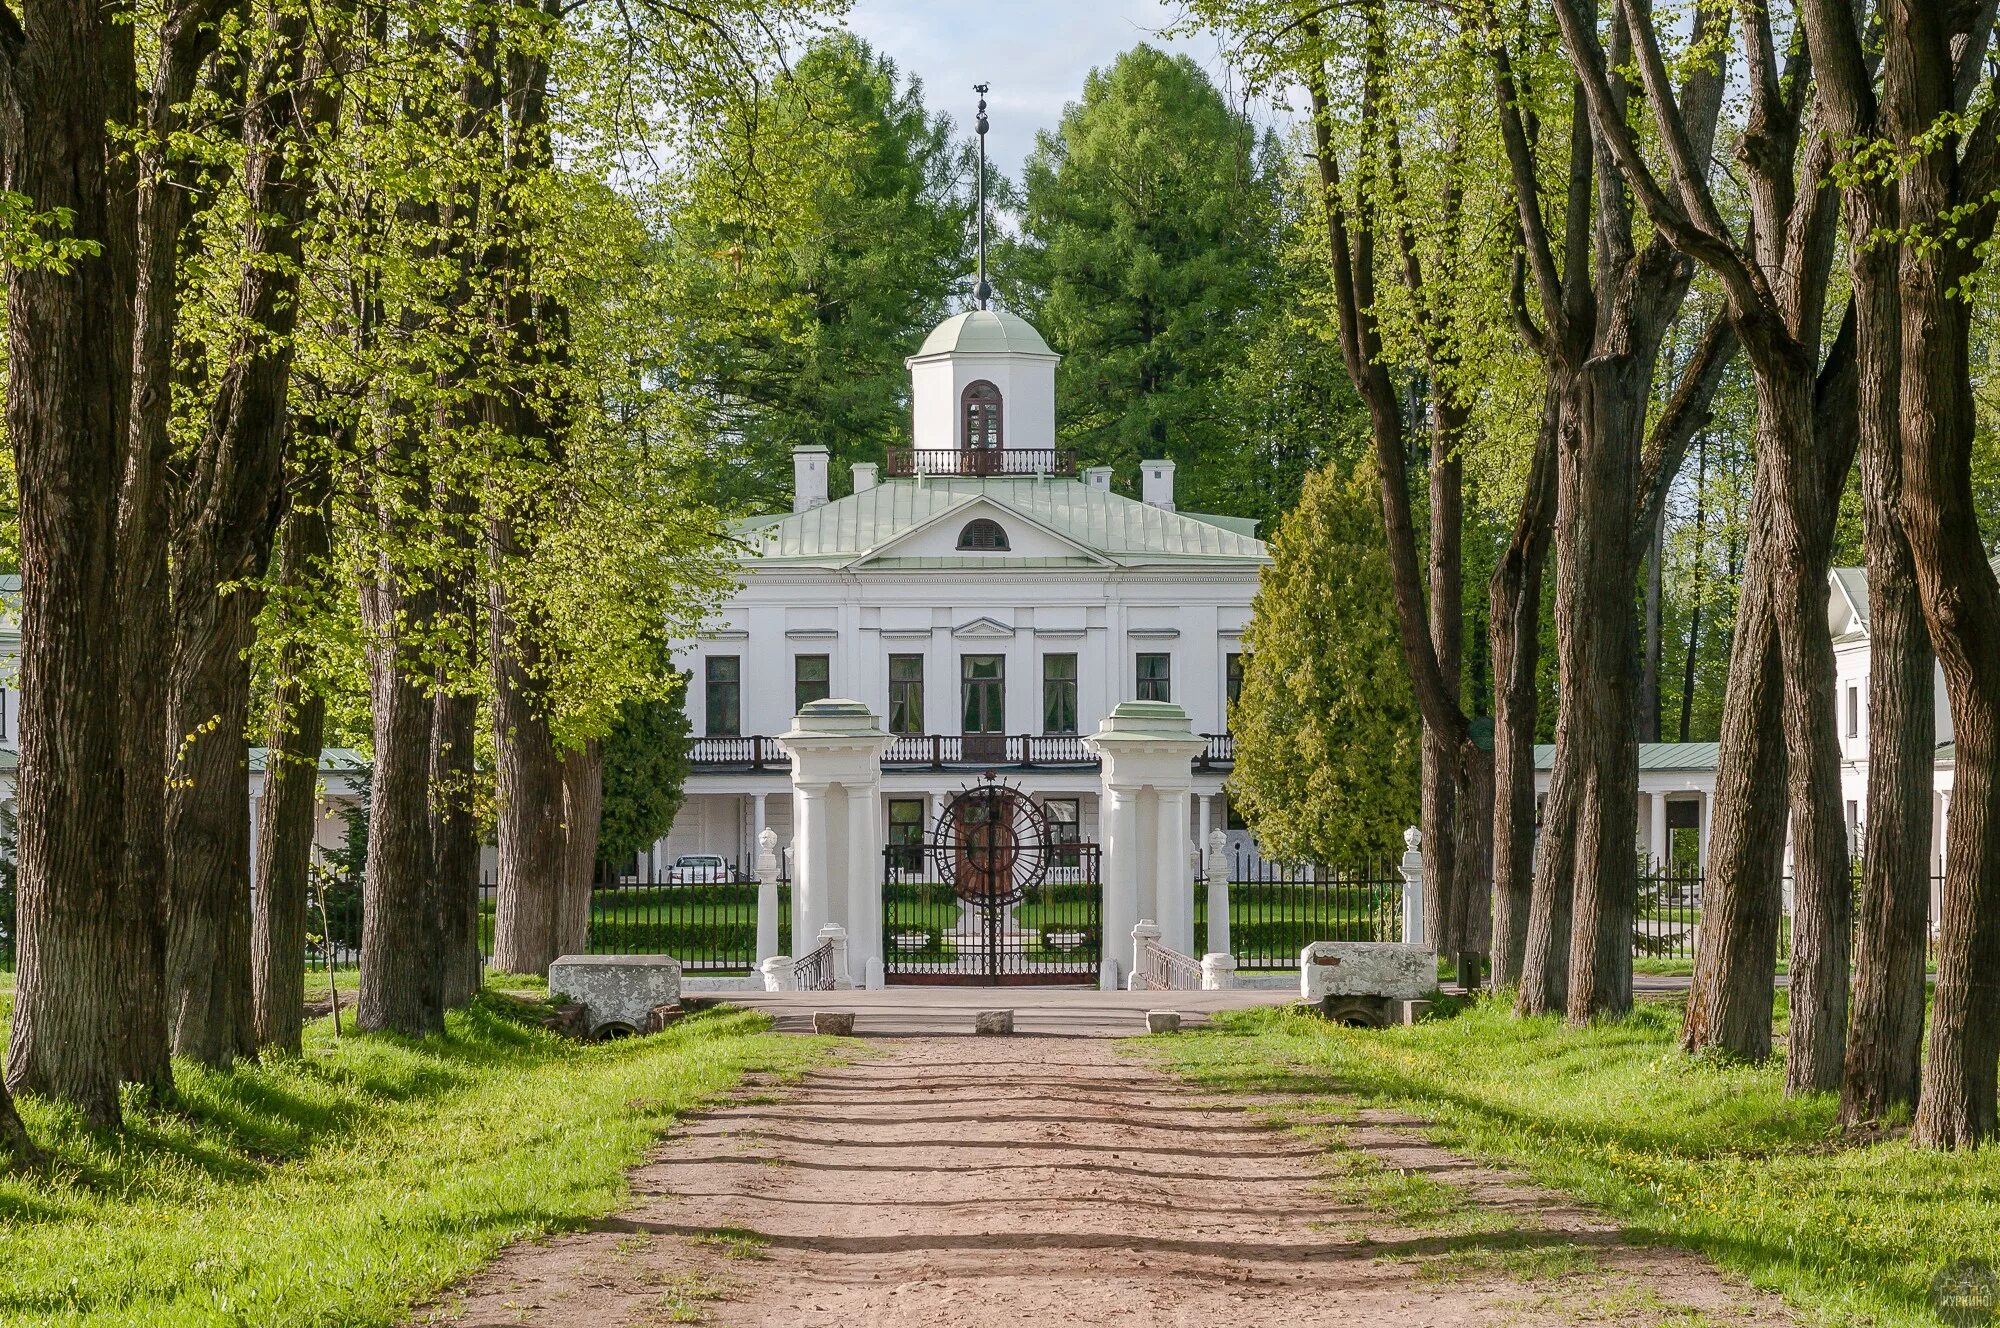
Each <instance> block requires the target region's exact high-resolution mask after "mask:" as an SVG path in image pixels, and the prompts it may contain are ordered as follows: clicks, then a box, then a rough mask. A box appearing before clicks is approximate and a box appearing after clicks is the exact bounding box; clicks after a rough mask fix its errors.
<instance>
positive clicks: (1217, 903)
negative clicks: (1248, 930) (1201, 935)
mask: <svg viewBox="0 0 2000 1328" xmlns="http://www.w3.org/2000/svg"><path fill="white" fill-rule="evenodd" d="M1228 848H1229V837H1228V836H1227V835H1225V834H1223V833H1222V832H1221V831H1220V830H1211V831H1209V832H1208V858H1207V861H1205V862H1204V863H1203V864H1202V866H1203V868H1204V869H1205V870H1204V874H1205V875H1206V876H1207V878H1208V951H1209V953H1210V954H1233V953H1235V952H1234V951H1233V950H1231V949H1230V947H1229V855H1228Z"/></svg>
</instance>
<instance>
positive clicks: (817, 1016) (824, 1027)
mask: <svg viewBox="0 0 2000 1328" xmlns="http://www.w3.org/2000/svg"><path fill="white" fill-rule="evenodd" d="M813 1032H815V1033H824V1034H826V1035H827V1036H828V1037H853V1036H854V1011H852V1010H814V1011H813Z"/></svg>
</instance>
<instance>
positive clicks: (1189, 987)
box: [1136, 940, 1297, 991]
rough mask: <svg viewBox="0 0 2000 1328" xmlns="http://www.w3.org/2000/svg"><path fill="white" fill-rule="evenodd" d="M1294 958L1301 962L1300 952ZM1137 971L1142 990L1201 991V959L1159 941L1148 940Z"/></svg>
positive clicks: (1140, 950)
mask: <svg viewBox="0 0 2000 1328" xmlns="http://www.w3.org/2000/svg"><path fill="white" fill-rule="evenodd" d="M1293 961H1294V962H1295V963H1296V962H1297V956H1296V955H1295V956H1293ZM1136 972H1137V975H1138V978H1139V984H1138V985H1139V988H1140V990H1142V991H1200V990H1201V960H1199V959H1196V958H1195V957H1194V956H1193V955H1184V954H1182V953H1181V952H1180V951H1178V950H1169V949H1168V948H1167V947H1166V946H1164V945H1161V944H1160V943H1159V942H1158V941H1156V940H1148V941H1146V942H1145V943H1144V944H1143V945H1142V946H1141V947H1140V949H1139V966H1138V969H1137V970H1136Z"/></svg>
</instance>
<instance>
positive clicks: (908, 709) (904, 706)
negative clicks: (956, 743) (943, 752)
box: [888, 654, 924, 738]
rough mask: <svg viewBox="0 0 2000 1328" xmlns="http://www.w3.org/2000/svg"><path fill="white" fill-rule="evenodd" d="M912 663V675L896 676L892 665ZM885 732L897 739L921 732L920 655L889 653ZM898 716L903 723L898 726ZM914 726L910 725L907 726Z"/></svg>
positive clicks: (922, 713)
mask: <svg viewBox="0 0 2000 1328" xmlns="http://www.w3.org/2000/svg"><path fill="white" fill-rule="evenodd" d="M899 664H900V665H904V666H914V668H915V673H916V676H915V677H904V678H898V677H897V676H896V666H897V665H899ZM888 719H889V732H891V733H893V734H895V735H896V736H897V737H899V738H909V737H915V736H917V735H919V734H921V733H923V732H924V657H923V656H922V655H912V654H896V655H891V656H889V716H888ZM899 719H901V720H902V721H904V722H903V724H902V725H901V726H899V725H898V720H899ZM912 724H913V725H914V726H915V727H910V725H912Z"/></svg>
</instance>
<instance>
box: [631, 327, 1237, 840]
mask: <svg viewBox="0 0 2000 1328" xmlns="http://www.w3.org/2000/svg"><path fill="white" fill-rule="evenodd" d="M1057 358H1058V357H1057V356H1056V355H1055V354H1054V353H1053V352H1051V351H1050V350H1049V348H1048V345H1047V343H1045V342H1044V341H1043V340H1042V338H1041V336H1040V334H1038V333H1037V332H1036V331H1035V329H1034V328H1032V327H1031V326H1029V325H1028V324H1027V323H1026V322H1025V321H1023V320H1022V319H1020V318H1018V317H1016V316H1015V315H1013V314H1010V313H1006V312H1003V311H998V310H986V309H974V310H971V311H969V312H966V313H962V314H959V315H957V316H956V317H954V318H951V319H949V320H948V321H946V322H945V323H944V324H942V325H941V326H939V327H938V328H937V329H936V330H935V331H933V332H932V333H931V334H930V336H929V337H928V338H926V340H925V341H924V344H923V346H922V348H921V349H919V350H918V352H917V353H916V354H915V355H913V356H911V357H910V358H909V360H908V361H907V363H908V365H909V369H910V377H911V394H912V410H913V416H914V421H913V423H914V430H913V444H914V445H913V446H911V447H908V448H898V449H894V450H892V451H891V452H890V454H889V457H888V464H887V466H886V468H885V469H886V473H878V471H877V467H876V466H874V465H872V464H862V465H856V466H855V467H854V468H853V483H852V492H851V493H849V494H848V495H847V496H845V497H842V498H838V499H829V496H828V480H829V476H828V456H827V453H826V451H825V450H824V449H822V448H817V447H805V448H800V449H799V450H798V451H797V452H796V453H795V456H794V468H795V475H796V491H795V493H794V496H793V502H792V510H791V511H790V512H788V513H782V514H777V515H771V516H760V517H751V518H748V519H746V520H743V521H741V522H739V523H738V526H737V531H738V534H739V536H740V538H741V539H742V541H743V544H744V551H743V554H742V560H741V571H742V575H741V588H740V589H739V590H738V591H737V592H736V594H735V595H734V596H733V597H731V598H730V599H729V601H728V602H727V603H726V604H725V605H724V606H723V607H722V609H721V611H720V612H719V614H718V615H717V617H716V619H715V621H714V623H713V625H712V627H711V628H710V629H709V630H708V631H707V632H706V633H705V634H704V635H703V636H702V637H701V638H700V639H698V640H693V641H686V642H682V643H679V648H678V651H677V655H676V662H677V664H678V665H679V666H680V667H681V668H683V669H685V670H686V671H687V673H688V675H689V678H690V683H689V687H688V693H687V704H688V713H689V719H690V723H691V727H692V731H693V733H694V734H695V735H696V738H695V741H694V745H693V751H692V765H691V773H690V775H689V778H688V782H687V798H686V802H685V804H684V806H683V807H682V809H681V812H680V816H679V818H678V819H677V820H676V822H675V824H674V827H673V831H672V833H671V834H670V835H669V836H668V838H667V839H666V840H665V841H663V842H662V844H661V846H660V852H659V854H658V855H657V856H658V858H659V859H664V860H665V861H671V860H672V859H673V858H674V857H675V856H677V855H679V854H683V853H694V852H705V853H716V854H719V855H721V856H723V857H724V858H727V859H729V860H731V861H733V862H737V863H741V864H744V865H745V866H746V867H747V866H748V865H749V864H750V863H751V862H752V860H753V858H754V855H755V853H756V846H757V843H758V836H759V834H760V832H761V831H762V830H764V829H765V828H766V827H769V828H771V829H772V830H774V831H776V833H777V835H778V837H779V841H780V842H781V843H785V844H790V843H793V842H794V835H795V830H796V827H795V826H794V823H793V822H794V812H793V797H792V785H791V781H790V773H791V766H790V760H789V758H788V756H787V751H786V747H785V745H784V744H782V743H781V742H780V741H779V735H781V734H783V733H785V732H786V731H787V730H788V729H790V728H791V727H792V725H793V717H794V715H796V714H797V713H798V712H799V711H801V710H802V709H803V708H804V707H805V706H806V705H807V704H808V703H810V702H813V701H820V700H826V699H828V698H840V699H847V700H853V701H858V702H861V703H862V704H863V705H865V706H866V707H867V710H868V711H869V712H870V713H871V714H872V715H873V716H874V717H875V720H876V722H877V723H878V724H879V725H880V726H881V727H882V728H883V729H884V730H885V731H886V732H887V733H888V735H889V737H890V739H891V740H890V741H889V742H888V744H887V747H886V750H885V751H884V752H883V754H882V756H881V799H882V805H881V807H880V809H879V814H880V818H881V819H880V825H881V827H882V829H883V830H884V832H885V839H886V842H887V843H889V844H891V845H906V846H913V845H915V844H918V843H920V842H922V841H923V840H924V839H925V838H926V837H927V836H928V835H929V834H930V833H931V831H932V829H933V828H934V827H935V825H936V822H937V817H938V813H939V809H940V807H941V805H942V803H943V801H944V800H945V799H947V798H949V797H950V796H951V795H952V794H954V793H956V792H958V791H959V790H960V789H962V788H963V787H965V786H966V785H967V784H969V783H972V782H975V781H977V780H978V779H979V778H980V777H981V776H982V774H983V773H984V772H986V771H989V770H992V771H997V772H999V773H1000V774H1001V775H1002V776H1003V777H1004V778H1005V780H1006V781H1007V782H1008V783H1009V784H1011V785H1013V786H1014V787H1016V788H1017V789H1019V790H1020V791H1021V792H1022V793H1024V794H1026V795H1027V796H1029V797H1030V798H1032V799H1033V800H1034V801H1035V802H1036V803H1037V804H1039V806H1040V808H1041V810H1042V812H1043V814H1044V815H1045V817H1046V820H1047V822H1048V824H1049V826H1050V829H1051V830H1052V831H1053V832H1054V836H1055V837H1057V838H1062V837H1068V838H1071V839H1074V840H1076V841H1078V842H1082V843H1096V842H1097V841H1098V840H1099V839H1100V820H1101V815H1102V812H1101V808H1100V806H1099V803H1100V786H1101V777H1100V776H1101V772H1100V761H1099V757H1098V755H1097V753H1096V752H1095V751H1094V750H1092V748H1091V746H1090V745H1089V744H1087V743H1086V741H1085V739H1086V738H1087V737H1089V735H1091V734H1093V733H1095V732H1096V731H1097V730H1098V728H1099V726H1100V724H1101V723H1102V721H1103V720H1104V719H1105V717H1106V716H1107V715H1109V714H1110V713H1111V711H1112V709H1113V707H1115V706H1117V705H1118V704H1119V703H1121V702H1127V701H1154V702H1170V703H1172V704H1174V705H1177V706H1179V707H1180V708H1181V709H1182V710H1183V711H1184V712H1185V714H1186V716H1187V719H1188V721H1189V723H1190V725H1191V727H1192V730H1193V732H1194V733H1195V734H1198V735H1201V736H1202V738H1203V739H1204V742H1203V747H1202V750H1201V751H1200V752H1199V753H1198V754H1197V755H1195V756H1194V757H1193V758H1192V761H1191V764H1190V773H1191V776H1192V787H1191V796H1190V797H1189V798H1188V824H1187V827H1186V831H1185V834H1184V835H1183V836H1182V838H1183V839H1184V840H1185V841H1186V842H1187V844H1188V846H1189V848H1190V849H1192V847H1193V845H1195V844H1197V843H1204V844H1205V843H1207V842H1208V834H1209V831H1210V830H1211V829H1219V828H1223V827H1224V826H1225V825H1226V823H1227V817H1226V812H1225V807H1224V793H1223V779H1224V777H1225V776H1226V775H1227V774H1228V773H1229V769H1230V739H1229V734H1228V721H1227V711H1228V703H1229V700H1230V699H1231V697H1233V696H1234V694H1235V691H1236V689H1237V687H1238V685H1239V683H1240V681H1241V678H1242V663H1243V653H1242V652H1243V644H1242V637H1243V630H1244V627H1245V625H1246V624H1247V623H1248V621H1249V617H1250V600H1251V596H1252V595H1253V594H1254V593H1255V591H1256V588H1257V578H1258V574H1259V572H1260V570H1261V569H1262V568H1263V566H1264V565H1265V563H1267V562H1268V561H1269V554H1268V553H1267V552H1266V550H1265V547H1264V544H1263V543H1262V542H1261V541H1260V540H1258V539H1257V537H1256V527H1255V523H1254V522H1252V521H1247V520H1242V519H1238V518H1233V517H1227V516H1214V515H1209V514H1206V513H1194V512H1182V511H1179V510H1177V508H1176V506H1175V502H1174V464H1173V462H1171V461H1147V462H1144V463H1142V468H1141V496H1142V500H1134V499H1131V498H1128V497H1125V496H1123V495H1122V494H1118V493H1115V492H1113V491H1112V488H1111V468H1110V467H1108V466H1107V467H1086V468H1084V469H1082V470H1081V471H1079V470H1078V468H1077V466H1076V463H1075V457H1074V454H1073V453H1071V452H1069V451H1067V450H1065V449H1063V448H1061V447H1059V446H1057V443H1056V432H1055V410H1056V401H1055V370H1056V361H1057Z"/></svg>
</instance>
